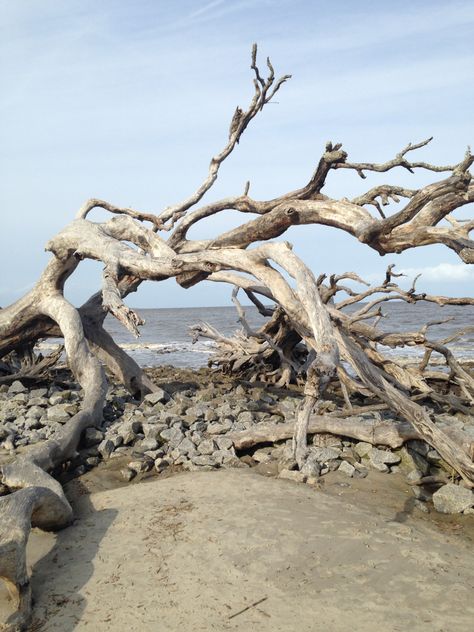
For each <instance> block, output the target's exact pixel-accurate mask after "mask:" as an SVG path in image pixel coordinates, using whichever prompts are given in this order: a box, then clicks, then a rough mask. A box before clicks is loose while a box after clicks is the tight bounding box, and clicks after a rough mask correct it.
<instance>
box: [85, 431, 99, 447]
mask: <svg viewBox="0 0 474 632" xmlns="http://www.w3.org/2000/svg"><path fill="white" fill-rule="evenodd" d="M103 438H104V433H103V432H101V431H100V430H98V429H97V428H86V430H85V432H84V434H83V436H82V441H83V443H84V445H85V447H86V448H90V447H92V446H93V445H97V444H98V443H100V442H101V441H102V440H103Z"/></svg>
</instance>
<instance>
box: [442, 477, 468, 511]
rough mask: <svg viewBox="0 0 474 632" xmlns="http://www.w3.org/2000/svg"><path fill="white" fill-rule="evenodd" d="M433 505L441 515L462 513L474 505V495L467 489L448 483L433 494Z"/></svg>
mask: <svg viewBox="0 0 474 632" xmlns="http://www.w3.org/2000/svg"><path fill="white" fill-rule="evenodd" d="M433 504H434V506H435V509H436V510H437V511H439V512H440V513H447V514H455V513H461V512H463V511H465V510H466V509H469V508H470V507H472V506H473V505H474V494H473V493H472V491H471V490H470V489H467V488H466V487H461V486H460V485H454V484H453V483H448V484H447V485H443V486H442V487H440V488H439V489H438V490H437V491H436V492H435V493H434V494H433Z"/></svg>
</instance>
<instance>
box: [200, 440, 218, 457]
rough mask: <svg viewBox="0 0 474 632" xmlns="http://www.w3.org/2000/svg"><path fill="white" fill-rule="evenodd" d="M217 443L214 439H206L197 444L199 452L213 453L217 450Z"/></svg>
mask: <svg viewBox="0 0 474 632" xmlns="http://www.w3.org/2000/svg"><path fill="white" fill-rule="evenodd" d="M216 447H217V446H216V444H215V443H214V441H213V440H212V439H205V440H204V441H201V443H200V444H199V445H198V446H197V451H198V452H199V454H212V453H213V452H214V451H215V450H216Z"/></svg>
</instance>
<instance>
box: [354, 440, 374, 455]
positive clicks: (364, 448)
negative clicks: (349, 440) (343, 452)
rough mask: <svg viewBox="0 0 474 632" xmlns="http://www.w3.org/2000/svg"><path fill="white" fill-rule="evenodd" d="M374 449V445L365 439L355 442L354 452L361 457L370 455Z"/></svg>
mask: <svg viewBox="0 0 474 632" xmlns="http://www.w3.org/2000/svg"><path fill="white" fill-rule="evenodd" d="M371 451H372V445H371V444H370V443H366V442H365V441H359V442H358V443H356V444H355V446H354V452H355V453H356V454H357V456H359V457H360V458H361V459H362V458H363V457H364V456H368V455H369V454H370V452H371Z"/></svg>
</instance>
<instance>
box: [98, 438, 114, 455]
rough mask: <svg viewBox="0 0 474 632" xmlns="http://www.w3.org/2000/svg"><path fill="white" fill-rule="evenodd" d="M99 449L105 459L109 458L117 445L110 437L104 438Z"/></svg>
mask: <svg viewBox="0 0 474 632" xmlns="http://www.w3.org/2000/svg"><path fill="white" fill-rule="evenodd" d="M97 449H98V450H99V454H100V455H101V456H102V458H103V459H109V458H110V455H111V454H112V452H113V451H114V450H115V445H114V444H113V442H112V441H111V440H110V439H104V440H103V441H101V442H100V443H99V445H98V447H97Z"/></svg>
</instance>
